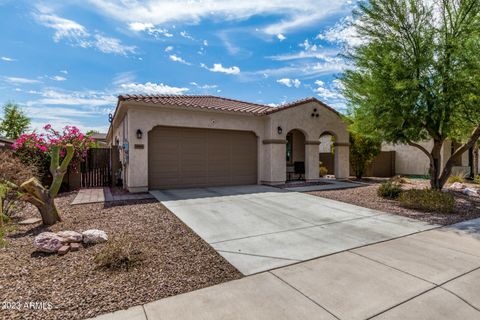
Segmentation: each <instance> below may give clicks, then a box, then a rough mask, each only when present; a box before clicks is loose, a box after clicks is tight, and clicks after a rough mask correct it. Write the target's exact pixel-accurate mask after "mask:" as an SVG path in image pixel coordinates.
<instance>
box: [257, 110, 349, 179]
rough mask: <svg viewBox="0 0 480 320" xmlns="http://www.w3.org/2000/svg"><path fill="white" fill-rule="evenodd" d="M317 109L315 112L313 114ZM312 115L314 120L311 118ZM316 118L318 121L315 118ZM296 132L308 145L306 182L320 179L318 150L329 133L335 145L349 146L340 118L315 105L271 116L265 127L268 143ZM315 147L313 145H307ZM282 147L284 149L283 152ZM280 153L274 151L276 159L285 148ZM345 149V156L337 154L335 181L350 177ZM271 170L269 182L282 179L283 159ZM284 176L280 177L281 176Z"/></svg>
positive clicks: (284, 165)
mask: <svg viewBox="0 0 480 320" xmlns="http://www.w3.org/2000/svg"><path fill="white" fill-rule="evenodd" d="M315 109H316V111H314V110H315ZM312 113H314V115H315V116H314V117H312ZM316 114H318V117H317V116H316ZM279 126H280V127H282V134H278V132H277V128H278V127H279ZM293 129H298V130H300V131H302V132H303V133H304V135H305V139H306V141H307V145H306V147H305V178H306V179H307V180H316V179H319V177H320V175H319V166H318V162H319V160H318V150H319V142H320V140H319V139H320V136H321V135H322V134H323V133H325V132H328V133H330V134H332V135H333V136H335V141H336V142H337V143H344V144H348V142H349V135H348V131H347V125H346V124H345V123H344V122H343V121H342V119H341V118H340V116H339V115H338V114H337V113H335V112H333V111H331V110H329V109H328V108H325V107H323V106H322V105H319V104H318V103H316V102H309V103H305V104H304V105H300V106H296V107H293V108H290V109H285V110H282V111H280V112H276V113H273V114H271V115H270V119H269V121H267V123H266V129H265V130H266V136H267V138H269V139H283V140H285V139H286V135H287V133H288V132H289V131H291V130H293ZM309 143H316V144H309ZM282 147H283V148H282ZM278 149H279V150H276V154H277V156H279V155H281V154H283V155H285V145H280V147H278ZM344 149H346V150H347V152H343V151H340V153H339V154H338V157H336V158H335V162H336V163H338V165H337V166H336V167H338V170H337V171H336V174H335V176H336V178H338V179H344V178H348V175H349V163H350V162H349V153H348V146H347V147H345V148H344ZM273 166H274V167H273V168H271V174H272V177H271V179H272V181H275V180H274V179H275V177H280V176H282V172H283V171H285V167H286V161H285V156H283V160H281V159H280V160H277V161H276V162H275V163H274V164H273ZM284 174H285V173H283V175H284Z"/></svg>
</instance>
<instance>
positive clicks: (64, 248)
mask: <svg viewBox="0 0 480 320" xmlns="http://www.w3.org/2000/svg"><path fill="white" fill-rule="evenodd" d="M68 251H70V246H62V247H61V248H60V249H58V254H59V255H61V256H63V255H66V254H67V253H68Z"/></svg>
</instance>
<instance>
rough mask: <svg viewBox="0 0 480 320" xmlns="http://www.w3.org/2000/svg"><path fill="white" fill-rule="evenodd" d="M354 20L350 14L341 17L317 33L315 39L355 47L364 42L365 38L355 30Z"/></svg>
mask: <svg viewBox="0 0 480 320" xmlns="http://www.w3.org/2000/svg"><path fill="white" fill-rule="evenodd" d="M355 23H358V22H357V21H354V20H353V18H352V17H351V16H348V17H346V18H343V19H342V20H340V21H339V22H337V23H336V24H335V26H333V27H332V28H330V29H328V30H326V31H325V32H323V33H320V34H319V35H317V39H320V40H326V41H328V42H331V43H339V44H345V45H347V46H348V47H356V46H359V45H361V44H363V43H365V39H363V38H362V37H360V36H359V35H358V34H357V31H356V30H355V27H354V24H355Z"/></svg>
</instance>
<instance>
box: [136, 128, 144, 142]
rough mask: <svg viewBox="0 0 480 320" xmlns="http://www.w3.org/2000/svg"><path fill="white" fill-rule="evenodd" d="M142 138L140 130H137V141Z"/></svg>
mask: <svg viewBox="0 0 480 320" xmlns="http://www.w3.org/2000/svg"><path fill="white" fill-rule="evenodd" d="M142 136H143V132H142V130H140V129H137V139H139V140H140V139H142Z"/></svg>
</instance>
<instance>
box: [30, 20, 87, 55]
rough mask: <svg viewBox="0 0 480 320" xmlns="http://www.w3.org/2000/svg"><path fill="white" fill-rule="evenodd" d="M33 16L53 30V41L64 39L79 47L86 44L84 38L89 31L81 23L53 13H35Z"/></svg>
mask: <svg viewBox="0 0 480 320" xmlns="http://www.w3.org/2000/svg"><path fill="white" fill-rule="evenodd" d="M35 18H36V20H37V21H38V22H39V23H40V24H42V25H44V26H45V27H48V28H51V29H54V30H55V33H54V35H53V40H54V41H55V42H59V41H60V40H62V39H65V40H68V41H71V42H74V43H75V44H76V45H79V46H81V47H84V46H88V45H87V43H86V42H85V38H87V37H89V33H88V31H87V29H86V28H85V27H84V26H82V25H81V24H79V23H77V22H75V21H73V20H69V19H65V18H61V17H58V16H56V15H54V14H38V15H35Z"/></svg>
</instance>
